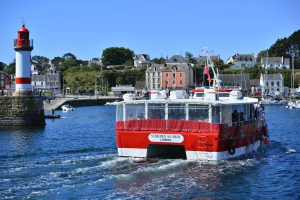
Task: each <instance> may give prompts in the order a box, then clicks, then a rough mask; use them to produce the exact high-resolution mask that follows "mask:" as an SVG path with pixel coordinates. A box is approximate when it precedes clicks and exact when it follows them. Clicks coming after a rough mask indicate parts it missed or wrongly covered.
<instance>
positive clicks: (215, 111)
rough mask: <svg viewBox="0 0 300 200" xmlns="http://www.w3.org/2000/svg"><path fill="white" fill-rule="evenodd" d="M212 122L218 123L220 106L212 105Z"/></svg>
mask: <svg viewBox="0 0 300 200" xmlns="http://www.w3.org/2000/svg"><path fill="white" fill-rule="evenodd" d="M212 123H220V107H219V106H212Z"/></svg>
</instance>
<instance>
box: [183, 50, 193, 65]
mask: <svg viewBox="0 0 300 200" xmlns="http://www.w3.org/2000/svg"><path fill="white" fill-rule="evenodd" d="M192 58H193V54H192V53H191V52H188V51H187V52H185V59H187V61H188V62H191V59H192Z"/></svg>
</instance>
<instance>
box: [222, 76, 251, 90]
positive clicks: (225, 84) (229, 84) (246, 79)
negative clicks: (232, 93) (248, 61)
mask: <svg viewBox="0 0 300 200" xmlns="http://www.w3.org/2000/svg"><path fill="white" fill-rule="evenodd" d="M219 79H220V80H221V87H222V88H228V89H234V88H236V89H237V88H242V90H243V91H245V92H247V93H249V92H250V91H251V87H250V76H249V74H220V75H219Z"/></svg>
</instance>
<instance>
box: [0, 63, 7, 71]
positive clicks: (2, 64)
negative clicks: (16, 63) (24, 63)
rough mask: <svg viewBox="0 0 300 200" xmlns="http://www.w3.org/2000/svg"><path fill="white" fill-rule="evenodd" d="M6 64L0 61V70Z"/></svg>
mask: <svg viewBox="0 0 300 200" xmlns="http://www.w3.org/2000/svg"><path fill="white" fill-rule="evenodd" d="M6 66H7V65H6V64H5V63H3V62H0V71H2V70H3V69H4V68H5V67H6Z"/></svg>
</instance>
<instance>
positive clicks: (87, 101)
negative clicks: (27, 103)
mask: <svg viewBox="0 0 300 200" xmlns="http://www.w3.org/2000/svg"><path fill="white" fill-rule="evenodd" d="M120 100H122V98H121V97H118V96H81V95H68V96H67V97H62V98H55V99H52V100H45V101H44V110H45V111H51V110H58V109H60V108H61V106H62V105H64V104H69V105H71V106H73V107H80V106H96V105H104V104H105V103H106V102H114V101H120Z"/></svg>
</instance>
